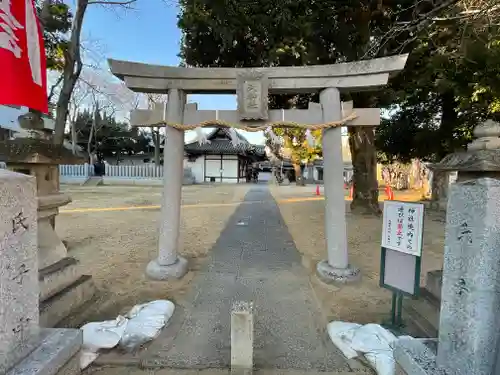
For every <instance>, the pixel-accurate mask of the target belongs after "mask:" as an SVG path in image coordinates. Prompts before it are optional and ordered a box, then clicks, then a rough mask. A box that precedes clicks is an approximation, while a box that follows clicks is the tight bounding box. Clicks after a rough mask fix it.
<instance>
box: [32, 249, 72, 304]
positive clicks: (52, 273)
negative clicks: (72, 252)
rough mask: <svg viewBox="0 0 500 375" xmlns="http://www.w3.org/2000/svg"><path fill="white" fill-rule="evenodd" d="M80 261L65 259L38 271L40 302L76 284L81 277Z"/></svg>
mask: <svg viewBox="0 0 500 375" xmlns="http://www.w3.org/2000/svg"><path fill="white" fill-rule="evenodd" d="M80 276H81V275H80V273H79V271H78V261H77V260H76V259H75V258H70V257H67V258H63V259H61V260H60V261H58V262H56V263H54V264H51V265H50V266H48V267H45V268H42V269H41V270H39V271H38V280H39V284H40V302H43V301H45V300H46V299H48V298H50V297H52V296H53V295H55V294H57V293H59V292H60V291H61V290H63V289H65V288H66V287H68V286H69V285H71V284H72V283H74V282H75V280H77V279H78V278H79V277H80Z"/></svg>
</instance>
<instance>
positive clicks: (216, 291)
mask: <svg viewBox="0 0 500 375" xmlns="http://www.w3.org/2000/svg"><path fill="white" fill-rule="evenodd" d="M249 201H254V202H265V203H255V204H242V205H240V206H239V208H238V209H237V210H236V212H235V213H234V215H233V216H232V217H231V218H230V219H229V222H228V224H227V226H226V228H225V229H224V231H223V232H222V234H221V236H220V237H219V239H218V241H217V242H216V244H215V246H214V247H213V248H212V250H211V253H210V258H209V261H208V262H207V263H206V264H205V265H204V266H203V267H202V269H201V270H200V272H198V273H197V274H196V275H195V277H194V279H193V281H192V285H191V291H190V292H189V294H188V296H187V297H188V298H187V299H186V301H187V302H186V303H185V305H184V308H183V309H182V308H180V309H178V310H177V314H176V315H175V317H174V318H173V321H172V323H171V325H170V326H169V327H167V328H166V329H165V330H164V331H163V332H162V334H161V335H160V337H159V338H157V339H156V340H155V342H154V343H153V344H152V345H151V346H150V347H149V348H148V349H147V351H146V352H145V355H144V357H143V360H142V363H143V365H144V366H145V367H155V366H160V367H172V368H227V367H228V366H229V365H230V309H231V305H232V302H233V301H235V300H245V301H253V302H254V304H255V314H254V321H255V328H254V329H255V331H254V335H255V336H254V340H255V341H254V350H255V352H254V363H255V366H256V367H257V368H278V369H300V370H316V371H343V370H345V371H347V370H349V366H348V364H347V361H346V360H345V358H344V357H343V356H342V355H341V354H340V352H339V351H338V350H337V349H336V348H335V347H334V345H333V344H332V343H331V342H330V341H329V340H328V338H327V335H326V332H325V321H324V320H323V319H322V316H321V313H320V309H319V306H318V304H317V303H316V301H315V299H314V297H313V292H312V290H311V288H310V284H309V279H308V276H307V272H306V269H305V268H304V267H303V266H302V265H301V256H300V254H299V253H298V252H297V250H296V248H295V245H294V243H293V240H292V238H291V236H290V234H289V233H288V230H287V228H286V225H285V223H284V221H283V219H282V217H281V215H280V212H279V210H278V207H277V205H276V203H274V202H273V199H272V196H271V195H270V193H269V190H268V188H267V187H265V186H263V187H255V188H252V189H251V190H250V191H249V193H248V194H247V196H246V197H245V202H249ZM173 337H175V338H174V339H173V340H172V338H173Z"/></svg>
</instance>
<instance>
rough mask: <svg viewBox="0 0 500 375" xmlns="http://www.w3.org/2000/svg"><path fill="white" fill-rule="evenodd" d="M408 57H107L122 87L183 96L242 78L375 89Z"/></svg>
mask: <svg viewBox="0 0 500 375" xmlns="http://www.w3.org/2000/svg"><path fill="white" fill-rule="evenodd" d="M407 58H408V55H407V54H406V55H395V56H390V57H382V58H378V59H372V60H362V61H355V62H349V63H340V64H331V65H311V66H291V67H272V68H183V67H173V66H161V65H152V64H144V63H138V62H130V61H121V60H113V59H109V60H108V62H109V65H110V68H111V72H112V73H113V74H114V75H115V76H116V77H118V78H120V79H121V80H123V81H124V82H125V84H126V85H127V87H128V88H130V89H131V90H133V91H137V92H144V93H166V92H167V91H168V90H169V89H180V90H183V91H184V92H186V93H188V94H202V93H205V94H207V93H220V94H222V93H235V92H236V91H238V83H239V82H240V81H241V80H242V79H249V78H251V77H254V78H255V79H260V80H265V81H267V86H268V89H269V92H270V93H276V94H279V93H304V92H317V91H319V90H321V89H324V88H326V87H337V88H338V89H339V90H341V91H361V90H365V89H375V88H379V87H382V86H384V85H386V84H387V81H388V79H389V77H390V75H392V74H395V73H397V72H399V71H401V70H402V69H403V68H404V66H405V64H406V60H407Z"/></svg>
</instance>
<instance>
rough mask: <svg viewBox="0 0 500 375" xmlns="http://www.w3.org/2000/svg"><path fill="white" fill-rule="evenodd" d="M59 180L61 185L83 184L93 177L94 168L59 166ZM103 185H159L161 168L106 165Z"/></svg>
mask: <svg viewBox="0 0 500 375" xmlns="http://www.w3.org/2000/svg"><path fill="white" fill-rule="evenodd" d="M59 176H60V178H59V180H60V182H61V183H63V184H83V183H85V181H87V180H88V178H89V177H92V176H94V166H93V165H90V164H81V165H72V164H61V165H59ZM103 181H104V183H105V184H118V185H120V184H125V185H161V184H162V183H163V166H158V167H157V166H155V165H154V164H141V165H110V164H106V166H105V174H104V176H103Z"/></svg>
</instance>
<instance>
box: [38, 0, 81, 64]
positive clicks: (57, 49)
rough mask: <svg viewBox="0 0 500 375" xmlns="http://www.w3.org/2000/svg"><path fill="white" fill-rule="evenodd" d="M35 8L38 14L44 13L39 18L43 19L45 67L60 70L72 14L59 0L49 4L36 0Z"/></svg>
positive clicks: (66, 46)
mask: <svg viewBox="0 0 500 375" xmlns="http://www.w3.org/2000/svg"><path fill="white" fill-rule="evenodd" d="M44 6H45V8H44ZM36 8H37V10H38V13H39V14H40V15H42V12H43V13H44V14H43V17H40V18H41V19H42V20H43V38H44V42H45V54H46V56H47V69H49V70H57V71H61V70H62V69H63V67H64V53H65V51H66V50H67V48H68V35H67V33H68V32H69V30H70V29H71V23H72V20H73V15H72V13H71V11H70V9H69V6H68V5H67V4H65V3H64V2H63V1H59V0H58V1H52V2H50V4H45V1H44V0H37V1H36Z"/></svg>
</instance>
